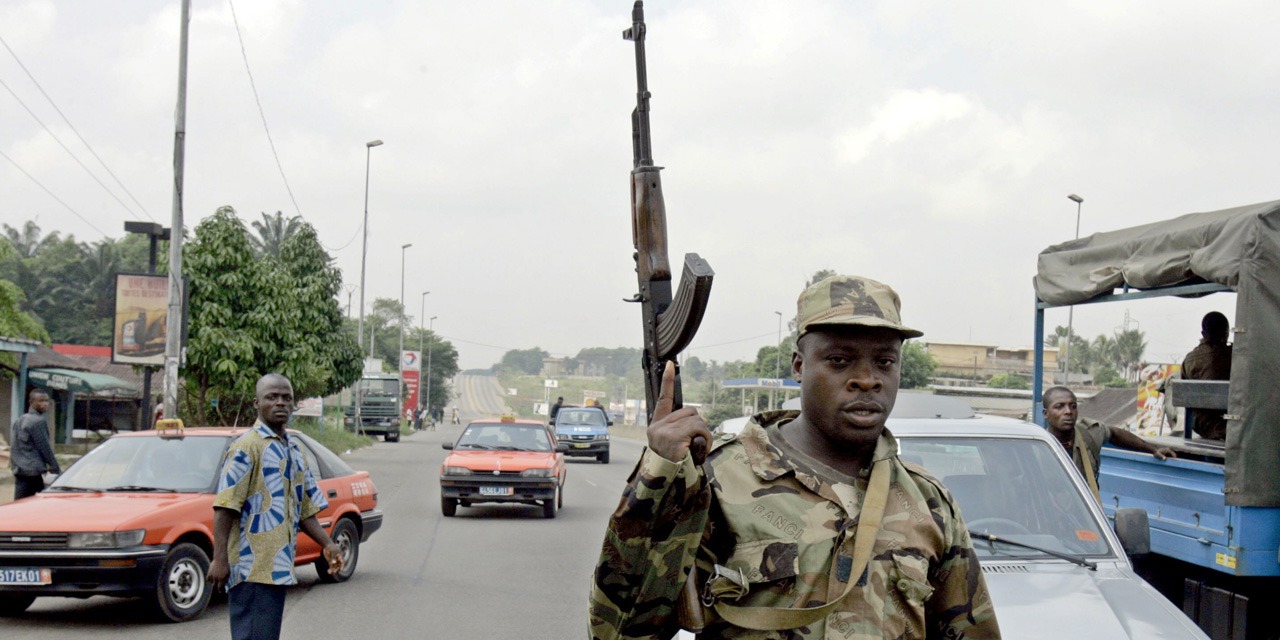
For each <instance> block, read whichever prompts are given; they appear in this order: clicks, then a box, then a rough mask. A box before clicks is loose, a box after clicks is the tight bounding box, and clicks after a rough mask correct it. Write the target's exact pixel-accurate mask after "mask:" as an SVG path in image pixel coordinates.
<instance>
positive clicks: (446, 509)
mask: <svg viewBox="0 0 1280 640" xmlns="http://www.w3.org/2000/svg"><path fill="white" fill-rule="evenodd" d="M443 446H444V448H445V449H449V450H452V451H453V453H451V454H449V455H448V456H447V457H446V458H445V459H444V464H443V465H441V466H440V510H441V512H442V513H444V515H445V516H447V517H452V516H454V515H455V514H457V513H458V507H459V506H463V507H469V506H471V505H473V504H477V503H481V502H515V503H524V504H540V505H542V515H543V516H545V517H547V518H554V517H556V510H557V509H559V508H561V507H563V506H564V479H565V474H566V473H567V472H566V470H565V464H564V452H565V451H567V450H568V445H564V444H557V443H556V437H555V434H554V433H552V432H551V429H550V428H549V427H548V426H547V425H546V424H544V423H541V422H537V421H534V420H517V419H515V418H514V417H512V416H503V417H502V418H501V419H499V420H477V421H475V422H471V423H469V424H468V425H467V426H466V428H464V429H463V430H462V435H460V436H458V440H457V442H445V443H443Z"/></svg>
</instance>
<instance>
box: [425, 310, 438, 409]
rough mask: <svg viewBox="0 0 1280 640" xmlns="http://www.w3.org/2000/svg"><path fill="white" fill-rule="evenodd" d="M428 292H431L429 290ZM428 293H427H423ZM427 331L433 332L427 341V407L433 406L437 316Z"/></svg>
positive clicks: (433, 318) (432, 318)
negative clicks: (432, 362)
mask: <svg viewBox="0 0 1280 640" xmlns="http://www.w3.org/2000/svg"><path fill="white" fill-rule="evenodd" d="M427 293H430V292H429V291H428V292H427ZM423 295H426V294H423ZM428 322H429V323H430V326H429V328H428V329H427V331H430V332H431V342H428V343H427V408H428V409H430V408H431V350H432V348H434V347H435V346H436V334H435V326H436V316H431V320H429V321H428Z"/></svg>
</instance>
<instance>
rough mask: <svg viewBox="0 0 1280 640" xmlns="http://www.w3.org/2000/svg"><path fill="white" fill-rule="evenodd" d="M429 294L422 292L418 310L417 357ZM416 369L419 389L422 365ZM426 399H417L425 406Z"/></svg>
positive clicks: (424, 397) (420, 346)
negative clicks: (420, 304)
mask: <svg viewBox="0 0 1280 640" xmlns="http://www.w3.org/2000/svg"><path fill="white" fill-rule="evenodd" d="M429 295H431V292H430V291H423V292H422V308H421V309H420V310H419V311H418V357H419V358H421V357H422V340H423V336H424V335H425V334H426V332H425V331H423V329H422V323H424V322H426V320H427V296H429ZM418 371H419V373H418V388H419V389H421V388H422V373H421V371H422V367H421V366H419V367H418ZM427 400H429V398H427V397H426V396H423V397H422V398H421V399H420V400H419V401H418V405H419V406H422V407H425V406H427ZM414 409H415V410H417V409H418V407H414Z"/></svg>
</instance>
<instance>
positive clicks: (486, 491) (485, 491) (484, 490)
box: [480, 487, 514, 496]
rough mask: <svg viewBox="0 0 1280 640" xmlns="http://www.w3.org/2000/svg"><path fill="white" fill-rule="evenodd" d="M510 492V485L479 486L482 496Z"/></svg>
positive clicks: (502, 494) (506, 494)
mask: <svg viewBox="0 0 1280 640" xmlns="http://www.w3.org/2000/svg"><path fill="white" fill-rule="evenodd" d="M512 493H514V492H513V491H512V490H511V487H480V495H482V496H509V495H511V494H512Z"/></svg>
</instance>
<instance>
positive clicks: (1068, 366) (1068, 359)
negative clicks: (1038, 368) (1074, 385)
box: [1063, 193, 1084, 385]
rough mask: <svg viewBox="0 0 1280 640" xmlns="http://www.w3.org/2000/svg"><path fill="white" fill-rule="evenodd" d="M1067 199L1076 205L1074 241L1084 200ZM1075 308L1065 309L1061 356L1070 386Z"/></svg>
mask: <svg viewBox="0 0 1280 640" xmlns="http://www.w3.org/2000/svg"><path fill="white" fill-rule="evenodd" d="M1067 199H1068V200H1070V201H1072V202H1074V203H1076V239H1077V240H1078V239H1079V238H1080V206H1081V205H1083V204H1084V198H1081V197H1080V196H1078V195H1076V194H1074V193H1072V194H1070V195H1068V196H1067ZM1075 314H1076V308H1075V306H1074V305H1072V306H1070V307H1067V348H1066V349H1065V350H1064V353H1063V356H1064V358H1065V359H1066V365H1065V368H1064V369H1063V370H1064V371H1066V373H1067V384H1068V385H1069V384H1071V330H1072V326H1071V325H1072V323H1073V321H1074V320H1075Z"/></svg>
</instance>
